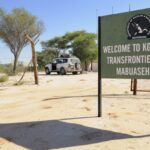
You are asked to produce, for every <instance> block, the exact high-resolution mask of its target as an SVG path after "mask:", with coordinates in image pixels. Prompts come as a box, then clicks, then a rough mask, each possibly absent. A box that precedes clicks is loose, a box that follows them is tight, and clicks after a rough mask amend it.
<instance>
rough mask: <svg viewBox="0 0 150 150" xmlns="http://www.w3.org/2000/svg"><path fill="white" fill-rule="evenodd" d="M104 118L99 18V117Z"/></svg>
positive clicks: (99, 22) (99, 23)
mask: <svg viewBox="0 0 150 150" xmlns="http://www.w3.org/2000/svg"><path fill="white" fill-rule="evenodd" d="M101 116H102V78H101V17H99V18H98V117H101Z"/></svg>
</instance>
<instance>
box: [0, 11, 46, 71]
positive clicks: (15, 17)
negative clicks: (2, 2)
mask: <svg viewBox="0 0 150 150" xmlns="http://www.w3.org/2000/svg"><path fill="white" fill-rule="evenodd" d="M43 29H44V25H43V23H42V22H41V21H39V20H38V18H37V17H36V16H33V15H31V14H30V13H29V12H27V11H26V10H25V9H21V8H16V9H13V10H12V12H11V13H7V12H5V11H4V10H2V9H0V38H1V39H2V40H3V42H5V43H6V45H7V46H8V47H9V48H10V50H11V52H12V53H13V55H14V65H13V72H14V73H15V71H16V67H17V61H18V58H19V56H20V53H21V51H22V49H23V48H24V47H25V46H26V45H27V44H28V41H27V39H26V38H25V34H28V35H29V36H30V37H31V38H32V39H34V40H36V39H37V38H38V37H39V36H40V34H41V33H42V31H43Z"/></svg>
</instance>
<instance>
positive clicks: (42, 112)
mask: <svg viewBox="0 0 150 150" xmlns="http://www.w3.org/2000/svg"><path fill="white" fill-rule="evenodd" d="M18 79H19V77H11V78H10V80H9V82H7V83H5V84H3V85H2V84H0V149H2V150H3V149H4V150H22V149H32V150H47V149H68V150H69V149H70V150H71V149H72V150H80V149H81V150H133V149H134V150H149V149H150V93H138V95H137V96H133V95H132V93H131V92H130V91H129V89H130V80H112V79H107V80H106V79H105V80H103V117H102V118H97V117H96V116H97V74H96V73H88V74H83V75H66V76H59V75H50V76H45V75H44V74H43V73H40V74H39V79H40V85H38V86H37V85H34V84H33V77H32V74H31V73H28V74H26V76H25V78H24V81H25V83H24V84H23V85H20V86H13V84H14V83H15V82H16V81H17V80H18ZM148 83H150V81H148V80H142V81H139V85H140V86H139V88H149V86H148V85H150V84H148Z"/></svg>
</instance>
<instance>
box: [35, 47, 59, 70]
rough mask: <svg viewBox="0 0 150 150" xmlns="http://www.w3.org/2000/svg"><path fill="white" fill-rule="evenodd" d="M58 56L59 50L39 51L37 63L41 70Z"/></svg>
mask: <svg viewBox="0 0 150 150" xmlns="http://www.w3.org/2000/svg"><path fill="white" fill-rule="evenodd" d="M56 57H57V52H56V51H55V50H50V49H49V50H44V51H42V52H37V63H38V67H39V69H40V70H43V69H44V66H45V65H46V64H47V63H49V62H50V60H52V59H53V58H56Z"/></svg>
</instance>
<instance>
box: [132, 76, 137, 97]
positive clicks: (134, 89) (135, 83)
mask: <svg viewBox="0 0 150 150" xmlns="http://www.w3.org/2000/svg"><path fill="white" fill-rule="evenodd" d="M133 86H134V87H133V95H136V94H137V79H134V85H133Z"/></svg>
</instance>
